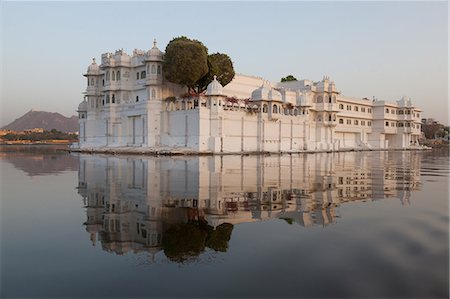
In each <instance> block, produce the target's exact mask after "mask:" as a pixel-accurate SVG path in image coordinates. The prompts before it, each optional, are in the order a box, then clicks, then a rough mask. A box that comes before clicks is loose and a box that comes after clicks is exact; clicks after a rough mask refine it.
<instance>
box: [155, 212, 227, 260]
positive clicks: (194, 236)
mask: <svg viewBox="0 0 450 299" xmlns="http://www.w3.org/2000/svg"><path fill="white" fill-rule="evenodd" d="M232 231H233V225H232V224H230V223H223V224H221V225H219V226H217V227H216V229H214V228H213V227H212V226H210V225H208V224H207V223H206V222H204V221H201V220H200V221H191V222H189V223H177V224H174V225H172V226H171V227H170V228H169V229H167V230H166V232H165V233H164V237H163V240H162V246H163V249H164V254H165V255H166V256H167V257H168V258H169V259H170V260H172V261H175V262H184V261H186V260H188V259H189V258H192V257H195V256H198V255H200V253H202V252H203V251H204V250H205V248H206V247H209V248H211V249H213V250H215V251H221V252H225V251H226V250H227V248H228V241H229V240H230V238H231V232H232Z"/></svg>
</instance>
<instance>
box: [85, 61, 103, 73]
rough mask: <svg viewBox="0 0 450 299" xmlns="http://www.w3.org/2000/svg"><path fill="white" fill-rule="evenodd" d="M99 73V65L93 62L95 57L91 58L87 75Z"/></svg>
mask: <svg viewBox="0 0 450 299" xmlns="http://www.w3.org/2000/svg"><path fill="white" fill-rule="evenodd" d="M99 73H100V67H99V66H98V64H97V63H96V62H95V58H92V63H91V65H90V66H88V69H87V74H88V75H98V74H99Z"/></svg>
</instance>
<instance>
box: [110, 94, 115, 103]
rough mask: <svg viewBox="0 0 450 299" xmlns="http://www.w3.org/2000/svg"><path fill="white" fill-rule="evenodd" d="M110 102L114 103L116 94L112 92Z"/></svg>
mask: <svg viewBox="0 0 450 299" xmlns="http://www.w3.org/2000/svg"><path fill="white" fill-rule="evenodd" d="M111 103H113V104H115V103H116V95H115V94H113V95H112V97H111Z"/></svg>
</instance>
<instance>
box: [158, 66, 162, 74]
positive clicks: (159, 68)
mask: <svg viewBox="0 0 450 299" xmlns="http://www.w3.org/2000/svg"><path fill="white" fill-rule="evenodd" d="M158 75H161V66H160V65H158Z"/></svg>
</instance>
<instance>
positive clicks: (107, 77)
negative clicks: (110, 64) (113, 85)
mask: <svg viewBox="0 0 450 299" xmlns="http://www.w3.org/2000/svg"><path fill="white" fill-rule="evenodd" d="M106 81H109V71H107V72H106Z"/></svg>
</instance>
